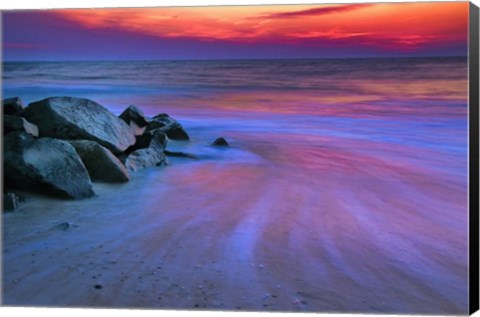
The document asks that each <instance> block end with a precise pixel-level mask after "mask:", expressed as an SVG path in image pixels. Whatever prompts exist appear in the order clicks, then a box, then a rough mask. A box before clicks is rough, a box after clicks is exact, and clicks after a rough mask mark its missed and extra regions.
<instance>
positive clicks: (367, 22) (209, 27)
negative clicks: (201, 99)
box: [58, 2, 468, 50]
mask: <svg viewBox="0 0 480 317" xmlns="http://www.w3.org/2000/svg"><path fill="white" fill-rule="evenodd" d="M58 14H60V15H62V16H63V17H64V18H67V19H69V20H71V21H73V22H75V23H78V24H80V25H81V26H83V27H85V28H91V29H111V28H115V29H121V30H124V31H128V32H133V33H138V34H144V35H150V36H157V37H162V38H181V37H183V38H185V37H186V38H199V39H203V40H228V41H239V42H265V41H267V42H268V41H271V42H295V41H304V40H322V39H323V40H325V39H326V40H332V41H337V42H341V41H351V40H352V39H355V40H357V41H358V42H359V43H361V44H364V45H374V46H377V47H378V46H380V47H384V48H389V47H392V48H394V49H405V50H408V49H412V48H415V47H417V46H422V45H428V44H432V43H440V42H456V41H465V40H466V35H467V34H466V30H467V18H466V17H467V16H468V3H467V2H447V3H435V2H429V3H378V4H340V5H290V6H288V5H282V6H278V5H277V6H223V7H169V8H168V7H163V8H161V7H159V8H137V9H135V8H129V9H81V10H60V11H58Z"/></svg>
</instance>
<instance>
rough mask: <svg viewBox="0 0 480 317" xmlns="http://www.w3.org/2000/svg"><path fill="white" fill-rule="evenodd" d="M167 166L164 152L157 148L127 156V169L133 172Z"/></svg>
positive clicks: (137, 151)
mask: <svg viewBox="0 0 480 317" xmlns="http://www.w3.org/2000/svg"><path fill="white" fill-rule="evenodd" d="M162 165H167V158H166V157H165V154H164V153H163V152H162V151H159V150H158V149H156V148H146V149H139V150H136V151H134V152H132V153H130V155H128V156H127V158H126V160H125V167H126V168H127V169H128V170H129V171H132V172H135V171H138V170H140V169H142V168H146V167H153V166H162Z"/></svg>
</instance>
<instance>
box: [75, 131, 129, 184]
mask: <svg viewBox="0 0 480 317" xmlns="http://www.w3.org/2000/svg"><path fill="white" fill-rule="evenodd" d="M70 144H71V145H73V147H74V148H75V150H76V151H77V153H78V155H79V156H80V159H81V160H82V162H83V164H84V165H85V167H86V168H87V171H88V174H89V175H90V178H91V179H92V180H93V181H99V182H112V183H116V182H128V181H129V180H130V176H129V175H128V171H127V169H126V168H125V166H124V165H123V163H122V162H120V160H119V159H118V158H117V157H116V156H115V155H113V154H112V152H110V151H109V150H108V149H107V148H105V147H103V146H101V145H100V144H98V143H97V142H95V141H88V140H79V141H70Z"/></svg>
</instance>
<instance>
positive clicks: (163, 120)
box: [145, 113, 190, 141]
mask: <svg viewBox="0 0 480 317" xmlns="http://www.w3.org/2000/svg"><path fill="white" fill-rule="evenodd" d="M156 130H158V131H160V132H163V133H165V134H166V135H167V136H168V137H169V138H170V139H172V140H182V141H188V140H190V137H189V136H188V134H187V132H186V131H185V130H184V129H183V127H182V125H181V124H180V123H178V122H177V120H175V119H173V118H171V117H170V116H169V115H168V114H165V113H162V114H159V115H157V116H155V117H153V118H152V120H151V121H150V122H149V123H148V125H147V126H146V129H145V132H150V131H156Z"/></svg>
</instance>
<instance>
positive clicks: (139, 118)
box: [119, 105, 148, 128]
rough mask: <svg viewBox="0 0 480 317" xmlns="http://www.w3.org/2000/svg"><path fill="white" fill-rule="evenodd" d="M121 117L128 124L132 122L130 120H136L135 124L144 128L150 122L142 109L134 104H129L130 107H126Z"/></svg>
mask: <svg viewBox="0 0 480 317" xmlns="http://www.w3.org/2000/svg"><path fill="white" fill-rule="evenodd" d="M119 117H120V119H122V120H123V121H125V122H126V123H127V124H130V122H135V124H136V125H137V126H139V127H140V128H143V127H145V126H147V124H148V120H147V118H146V117H145V115H144V114H143V112H142V110H140V109H138V108H137V107H135V106H134V105H130V106H128V108H127V109H125V110H124V111H123V112H122V114H121V115H120V116H119Z"/></svg>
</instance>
